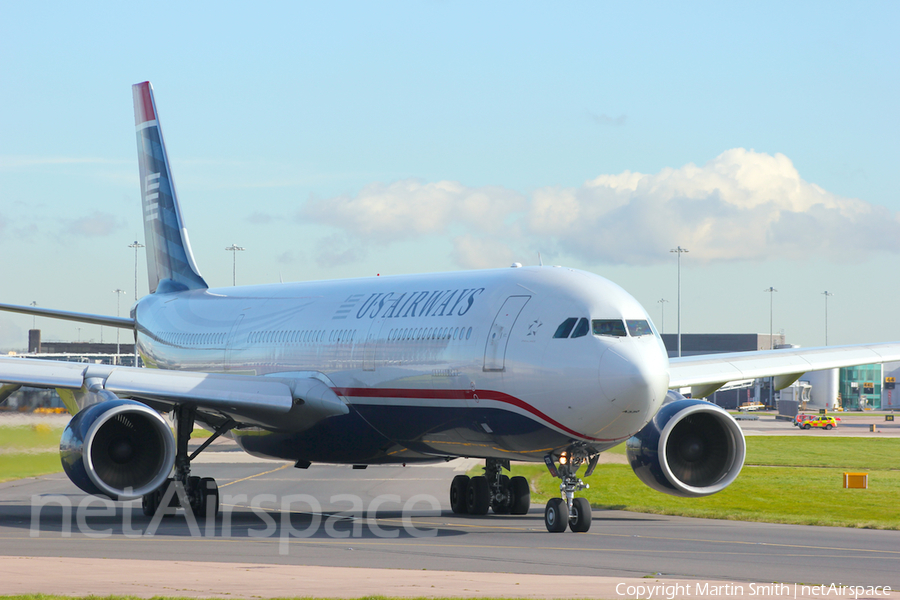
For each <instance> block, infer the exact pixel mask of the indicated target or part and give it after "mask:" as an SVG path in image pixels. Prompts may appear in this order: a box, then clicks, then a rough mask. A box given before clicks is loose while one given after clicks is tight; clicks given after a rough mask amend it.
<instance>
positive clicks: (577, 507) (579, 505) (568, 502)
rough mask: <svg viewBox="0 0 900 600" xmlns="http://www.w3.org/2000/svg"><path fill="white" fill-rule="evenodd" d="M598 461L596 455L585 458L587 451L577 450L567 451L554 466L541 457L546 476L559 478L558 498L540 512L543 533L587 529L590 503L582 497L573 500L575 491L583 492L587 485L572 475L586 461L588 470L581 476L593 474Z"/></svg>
mask: <svg viewBox="0 0 900 600" xmlns="http://www.w3.org/2000/svg"><path fill="white" fill-rule="evenodd" d="M599 459H600V454H594V455H593V456H588V454H587V452H586V451H585V450H583V449H581V448H570V449H569V450H567V451H565V452H563V453H562V454H560V455H559V459H558V460H559V466H558V467H557V466H555V465H554V464H553V463H554V460H553V457H552V456H550V455H547V456H545V457H544V462H545V463H546V464H547V469H549V471H550V474H551V475H553V476H554V477H559V478H560V479H562V482H561V483H560V484H559V492H560V495H561V496H562V497H561V498H552V499H551V500H550V501H549V502H548V503H547V507H546V508H545V509H544V525H546V526H547V531H549V532H551V533H559V532H562V531H565V530H566V527H568V528H569V529H571V530H572V531H575V532H585V531H587V530H589V529H590V528H591V517H592V514H591V504H590V503H589V502H588V501H587V499H586V498H576V497H575V492H580V491H581V490H586V489H587V488H589V487H590V486H589V485H588V484H586V483H585V482H583V481H582V480H581V479H579V478H578V477H577V476H576V473H577V472H578V467H580V466H581V464H582V463H583V462H585V461H587V463H588V468H587V471H585V473H584V476H585V477H587V476H588V475H590V474H591V473H593V472H594V469H595V468H596V467H597V461H598V460H599Z"/></svg>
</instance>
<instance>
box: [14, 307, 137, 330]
mask: <svg viewBox="0 0 900 600" xmlns="http://www.w3.org/2000/svg"><path fill="white" fill-rule="evenodd" d="M0 310H2V311H5V312H14V313H19V314H23V315H34V316H36V317H50V318H51V319H63V320H65V321H78V322H79V323H91V324H92V325H106V326H107V327H119V328H121V329H134V319H132V318H131V317H109V316H106V315H94V314H90V313H79V312H72V311H69V310H54V309H51V308H38V307H36V306H19V305H16V304H0Z"/></svg>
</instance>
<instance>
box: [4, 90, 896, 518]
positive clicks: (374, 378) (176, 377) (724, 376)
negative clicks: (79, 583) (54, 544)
mask: <svg viewBox="0 0 900 600" xmlns="http://www.w3.org/2000/svg"><path fill="white" fill-rule="evenodd" d="M133 95H134V106H135V124H136V132H137V145H138V159H139V161H138V162H139V166H140V185H141V198H142V206H143V214H144V226H145V240H144V242H145V245H146V252H147V263H148V271H149V283H150V293H149V294H148V295H147V296H144V297H143V298H141V299H140V300H138V301H137V302H136V303H135V304H134V305H133V307H132V309H131V313H130V316H129V317H111V316H104V315H96V314H83V313H73V312H68V311H63V310H53V309H45V308H37V307H32V306H15V305H0V309H2V310H7V311H12V312H18V313H24V314H30V315H40V316H45V317H55V318H60V319H69V320H74V321H82V322H87V323H95V324H101V325H105V326H111V327H119V328H123V329H127V330H131V331H133V332H134V334H135V337H136V344H137V348H138V351H139V352H140V354H141V356H142V358H143V361H144V363H145V365H146V366H147V367H149V368H132V367H117V366H108V365H96V364H88V365H85V364H81V363H64V362H53V361H40V360H29V359H22V358H12V357H0V382H3V383H2V384H0V400H2V399H3V398H5V397H6V396H8V395H9V393H11V391H12V390H14V389H15V388H16V387H17V386H23V385H25V386H33V387H43V388H56V389H57V390H58V391H59V393H60V396H61V398H62V399H63V401H64V403H65V404H66V407H67V408H68V410H69V412H71V413H72V414H73V415H74V416H73V417H72V419H71V421H70V423H69V425H68V426H67V428H66V430H65V432H64V434H63V437H62V440H61V443H60V453H61V458H62V462H63V466H64V468H65V471H66V473H67V475H68V476H69V478H70V479H71V480H72V481H73V482H74V483H75V484H76V485H77V486H78V487H79V488H81V489H82V490H84V491H85V492H88V493H90V494H98V495H105V496H108V497H110V498H112V499H122V500H124V499H133V498H142V500H143V507H144V511H145V513H146V514H148V515H153V514H156V513H157V511H159V510H168V509H170V508H172V507H173V506H179V505H180V506H181V507H182V508H184V509H186V510H191V511H193V512H194V513H195V514H198V513H199V514H200V515H201V516H207V517H211V516H214V515H215V514H216V513H217V511H218V491H217V487H216V483H215V481H214V480H212V479H210V478H199V477H197V476H194V475H192V470H191V461H192V460H193V459H194V458H195V457H196V455H197V454H198V453H199V452H201V451H202V450H203V448H204V447H205V446H203V447H201V448H200V449H199V450H197V451H195V452H194V453H193V454H188V440H189V438H190V432H191V431H192V429H193V427H194V424H195V422H197V423H200V424H202V425H204V426H206V427H208V428H209V429H211V430H213V431H214V432H215V433H214V435H213V437H212V438H211V440H212V439H215V438H216V437H218V436H221V435H226V434H227V435H229V436H231V437H233V438H234V439H235V440H236V442H237V443H238V444H239V445H240V446H241V447H242V448H243V449H244V450H246V451H247V452H250V453H252V454H254V455H257V456H263V457H269V458H273V459H280V460H291V461H294V462H295V465H296V466H297V467H298V468H306V467H308V466H309V465H310V464H311V463H312V462H321V463H332V464H335V463H336V464H352V465H356V466H359V467H365V466H366V465H370V464H379V463H414V462H429V461H431V462H433V461H443V460H450V459H453V458H457V457H477V458H482V459H484V460H485V474H484V475H483V476H477V477H472V478H468V477H466V476H458V477H456V478H454V479H453V481H452V482H451V484H450V504H451V507H452V509H453V511H454V512H457V513H468V514H473V515H483V514H486V513H487V512H488V511H489V510H490V511H493V512H494V513H498V514H502V513H514V514H523V513H526V512H527V511H528V509H529V506H530V493H529V488H528V484H527V482H525V481H523V480H522V479H521V478H512V479H510V478H508V477H507V476H506V475H504V474H503V471H504V470H505V469H508V468H509V461H510V460H520V461H534V462H544V463H545V464H546V465H547V467H548V469H549V471H550V472H551V473H552V474H553V475H554V476H555V477H558V478H559V479H560V481H561V483H560V497H559V498H554V499H552V500H551V501H550V502H548V503H547V505H546V507H545V510H544V521H545V525H546V527H547V529H548V530H550V531H556V532H560V531H565V530H566V529H567V528H568V529H571V530H573V531H587V530H588V529H589V528H590V525H591V510H590V506H589V505H588V503H587V501H586V500H585V499H583V498H576V497H575V494H576V493H577V492H578V491H580V490H582V489H584V487H585V484H584V482H583V481H582V479H581V478H579V476H578V468H579V467H580V466H582V465H586V466H587V468H586V472H585V475H590V474H591V473H592V472H593V471H594V468H595V467H596V465H597V462H598V459H599V455H600V453H601V452H603V451H604V450H606V449H609V448H611V447H612V446H615V445H617V444H619V443H621V442H623V441H625V440H627V448H628V456H629V460H630V463H631V466H632V468H633V469H634V471H635V473H636V474H637V475H638V477H639V478H640V479H641V480H642V481H643V482H644V483H646V484H647V485H649V486H650V487H652V488H654V489H656V490H658V491H661V492H664V493H668V494H674V495H678V496H685V497H698V496H705V495H709V494H712V493H715V492H718V491H720V490H722V489H724V488H725V487H727V486H728V485H729V484H730V483H731V482H733V481H734V479H735V478H736V477H737V476H738V473H739V472H740V470H741V467H742V466H743V462H744V448H745V446H744V437H743V434H742V433H741V430H740V427H739V426H738V425H737V422H736V421H735V420H734V418H732V417H731V416H730V415H729V414H728V413H727V412H725V411H724V410H722V409H720V408H719V407H717V406H715V405H714V404H711V403H709V402H706V401H703V400H699V399H697V398H704V397H706V396H708V395H709V394H711V393H712V392H714V391H715V390H717V389H719V388H720V387H722V386H723V385H725V384H727V383H728V382H731V381H742V380H747V379H753V378H756V377H763V376H771V377H774V385H775V388H776V389H782V388H783V387H786V386H788V385H790V384H791V383H793V382H794V381H796V380H797V379H798V378H799V377H800V376H801V374H803V373H804V372H807V371H811V370H816V369H828V368H834V367H838V366H850V365H857V364H869V363H877V362H884V361H889V360H900V344H870V345H860V346H849V347H828V348H819V349H815V348H812V349H784V350H774V351H764V352H748V353H734V354H720V355H710V356H692V357H685V358H679V359H672V360H671V361H670V360H669V359H668V358H667V354H666V350H665V348H664V346H663V344H662V341H661V338H660V336H659V334H658V333H657V331H656V329H655V328H654V326H653V324H652V322H651V320H650V317H649V316H648V314H647V312H646V311H645V310H644V309H643V307H642V306H641V305H640V304H639V303H638V302H637V301H636V300H635V299H634V298H633V297H632V296H630V295H629V294H628V293H627V292H626V291H625V290H623V289H622V288H620V287H619V286H617V285H615V284H614V283H612V282H610V281H608V280H606V279H604V278H602V277H599V276H597V275H594V274H591V273H586V272H583V271H577V270H574V269H567V268H561V267H543V266H541V267H518V266H517V265H514V267H515V268H506V269H492V270H483V271H468V272H453V273H437V274H424V275H405V276H395V277H370V278H361V279H348V280H337V281H319V282H305V283H294V284H276V285H254V286H242V287H230V288H229V287H224V288H213V289H211V288H209V287H208V285H207V283H206V281H205V280H204V278H203V277H202V276H201V275H200V271H199V269H198V268H197V265H196V264H195V261H194V258H193V255H192V253H191V247H190V244H189V241H188V235H187V230H186V229H185V226H184V222H183V219H182V217H181V214H180V210H179V204H178V200H177V198H176V194H175V188H174V184H173V181H172V176H171V172H170V169H169V163H168V158H167V156H166V150H165V143H164V141H163V137H162V133H161V129H160V125H159V120H158V112H157V107H156V104H155V101H154V98H153V91H152V87H151V86H150V84H149V82H144V83H140V84H136V85H135V86H133ZM683 387H689V388H690V389H691V392H692V395H693V397H694V398H693V399H690V400H688V399H684V398H683V397H681V396H680V395H679V394H676V393H675V392H669V391H668V390H669V389H680V388H683ZM160 412H171V413H173V414H174V416H175V422H176V427H175V432H174V435H173V432H172V431H171V430H170V429H169V426H168V424H167V422H166V421H165V420H164V419H163V418H162V417H161V416H160ZM211 440H210V441H211ZM173 470H174V472H173Z"/></svg>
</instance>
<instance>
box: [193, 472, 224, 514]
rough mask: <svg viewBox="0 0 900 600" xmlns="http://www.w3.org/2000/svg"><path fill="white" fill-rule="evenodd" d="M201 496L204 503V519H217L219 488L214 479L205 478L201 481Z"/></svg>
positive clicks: (201, 508) (202, 508) (201, 512)
mask: <svg viewBox="0 0 900 600" xmlns="http://www.w3.org/2000/svg"><path fill="white" fill-rule="evenodd" d="M200 495H201V497H202V498H203V501H202V502H201V503H200V514H199V515H198V516H199V517H200V518H202V519H215V518H216V517H217V516H218V515H219V486H218V485H216V480H215V479H213V478H212V477H203V478H202V479H201V480H200Z"/></svg>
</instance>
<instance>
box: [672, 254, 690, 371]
mask: <svg viewBox="0 0 900 600" xmlns="http://www.w3.org/2000/svg"><path fill="white" fill-rule="evenodd" d="M669 252H674V253H675V254H676V255H678V356H679V358H680V357H681V255H682V254H684V253H685V252H690V250H688V249H687V248H682V247H681V246H678V247H677V248H675V249H674V250H669Z"/></svg>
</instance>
